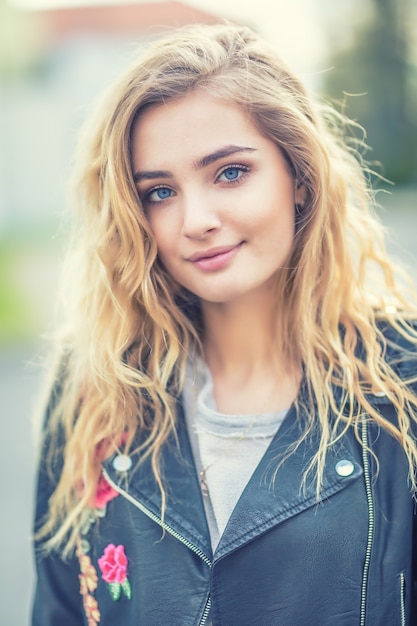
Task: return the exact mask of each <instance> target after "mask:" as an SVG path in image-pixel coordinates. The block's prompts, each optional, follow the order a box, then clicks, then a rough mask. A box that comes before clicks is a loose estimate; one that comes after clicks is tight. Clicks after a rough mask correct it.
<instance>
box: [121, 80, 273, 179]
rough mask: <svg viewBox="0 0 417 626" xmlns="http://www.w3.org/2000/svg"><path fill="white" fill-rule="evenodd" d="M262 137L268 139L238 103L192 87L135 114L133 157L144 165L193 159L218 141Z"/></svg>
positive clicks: (236, 142)
mask: <svg viewBox="0 0 417 626" xmlns="http://www.w3.org/2000/svg"><path fill="white" fill-rule="evenodd" d="M262 141H268V140H266V139H265V137H264V136H263V135H262V134H261V133H260V132H259V130H258V129H257V127H256V126H255V124H254V123H253V121H252V120H251V118H250V116H249V114H248V113H247V111H246V110H244V109H243V108H242V107H240V106H239V105H237V104H235V103H231V102H224V101H221V100H218V99H216V98H213V97H212V96H210V95H209V94H207V93H205V92H204V91H195V92H192V93H191V94H188V95H186V96H184V97H182V98H180V99H178V100H173V101H170V102H168V103H166V104H162V105H155V106H151V107H149V108H147V109H146V110H144V111H143V112H142V113H141V114H140V115H139V117H138V119H137V121H136V123H135V125H134V128H133V132H132V148H133V161H134V164H135V166H137V167H138V166H140V167H148V166H153V162H154V160H155V159H156V160H157V161H158V165H159V161H160V160H161V159H162V160H164V161H165V160H167V159H169V160H174V161H175V159H179V158H183V157H186V156H187V157H189V158H193V159H195V158H199V157H201V156H202V154H203V153H206V152H210V151H211V150H215V149H217V148H218V147H219V145H227V144H242V142H243V143H244V144H245V145H247V144H248V142H249V143H254V142H255V143H257V144H258V143H259V142H262ZM253 147H257V146H253ZM155 165H156V164H155Z"/></svg>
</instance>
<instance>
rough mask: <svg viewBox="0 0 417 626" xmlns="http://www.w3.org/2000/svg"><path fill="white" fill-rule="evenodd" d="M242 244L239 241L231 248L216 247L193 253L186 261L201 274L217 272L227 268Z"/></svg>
mask: <svg viewBox="0 0 417 626" xmlns="http://www.w3.org/2000/svg"><path fill="white" fill-rule="evenodd" d="M243 244H244V242H243V241H241V242H240V243H238V244H235V245H233V246H221V247H220V246H218V247H216V248H209V249H208V250H203V251H201V252H195V253H194V254H192V255H191V256H190V257H188V261H189V262H190V263H192V264H193V266H194V267H195V268H197V269H198V270H200V271H202V272H209V273H210V272H218V271H220V270H224V269H226V268H227V267H228V266H229V264H230V263H231V262H232V260H233V259H234V257H235V256H236V255H237V254H238V252H239V250H240V249H241V247H242V246H243Z"/></svg>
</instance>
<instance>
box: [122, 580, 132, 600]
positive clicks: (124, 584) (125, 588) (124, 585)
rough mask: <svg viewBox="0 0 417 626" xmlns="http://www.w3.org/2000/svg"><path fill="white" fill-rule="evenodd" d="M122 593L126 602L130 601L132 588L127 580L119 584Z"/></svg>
mask: <svg viewBox="0 0 417 626" xmlns="http://www.w3.org/2000/svg"><path fill="white" fill-rule="evenodd" d="M121 587H122V590H123V593H124V594H125V596H126V598H127V599H128V600H131V599H132V587H131V585H130V582H129V579H128V578H126V579H125V580H124V581H123V582H122V584H121Z"/></svg>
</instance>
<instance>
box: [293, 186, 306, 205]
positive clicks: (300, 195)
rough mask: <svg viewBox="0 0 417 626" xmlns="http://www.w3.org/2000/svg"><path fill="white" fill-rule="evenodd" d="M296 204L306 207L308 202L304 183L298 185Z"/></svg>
mask: <svg viewBox="0 0 417 626" xmlns="http://www.w3.org/2000/svg"><path fill="white" fill-rule="evenodd" d="M294 199H295V204H296V205H297V206H299V207H301V208H303V207H304V205H305V203H306V200H307V187H306V186H305V185H303V183H297V185H296V187H295V194H294Z"/></svg>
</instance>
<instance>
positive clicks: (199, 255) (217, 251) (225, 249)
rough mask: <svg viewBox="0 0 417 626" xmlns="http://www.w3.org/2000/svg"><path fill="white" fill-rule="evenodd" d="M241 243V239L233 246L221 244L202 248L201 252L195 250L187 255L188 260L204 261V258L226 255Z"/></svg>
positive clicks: (194, 261)
mask: <svg viewBox="0 0 417 626" xmlns="http://www.w3.org/2000/svg"><path fill="white" fill-rule="evenodd" d="M242 245H243V241H241V242H240V243H238V244H235V245H233V246H222V247H217V248H210V249H209V250H203V251H202V252H195V253H194V254H192V255H191V256H189V257H188V259H187V260H188V261H191V263H197V262H198V261H204V260H205V259H213V258H215V257H219V256H222V255H227V254H229V253H230V252H233V251H234V250H238V249H239V248H240V247H241V246H242Z"/></svg>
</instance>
